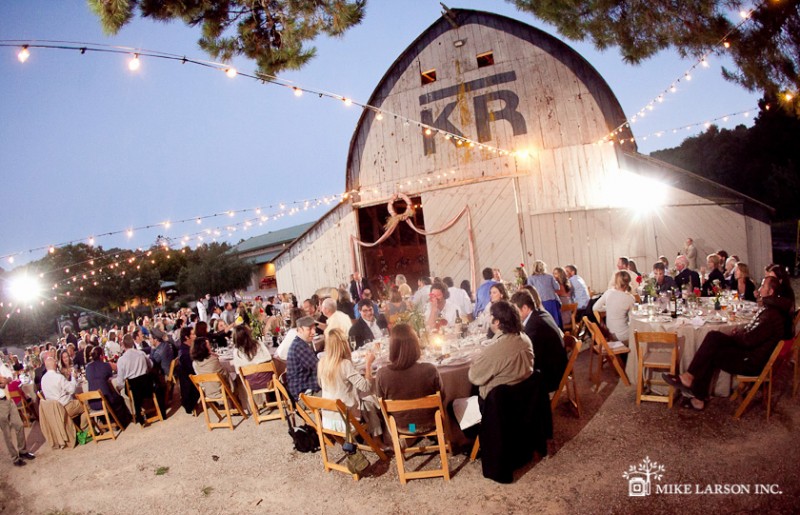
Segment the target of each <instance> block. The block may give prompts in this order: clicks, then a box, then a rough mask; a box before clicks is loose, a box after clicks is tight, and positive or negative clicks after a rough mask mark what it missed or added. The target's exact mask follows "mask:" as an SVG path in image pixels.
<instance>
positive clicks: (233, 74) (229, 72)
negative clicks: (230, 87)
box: [225, 67, 239, 79]
mask: <svg viewBox="0 0 800 515" xmlns="http://www.w3.org/2000/svg"><path fill="white" fill-rule="evenodd" d="M225 75H227V76H228V77H230V78H231V79H233V78H235V77H236V76H237V75H239V72H237V71H236V68H233V67H231V68H228V69H227V70H225Z"/></svg>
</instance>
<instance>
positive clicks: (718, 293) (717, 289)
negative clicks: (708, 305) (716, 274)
mask: <svg viewBox="0 0 800 515" xmlns="http://www.w3.org/2000/svg"><path fill="white" fill-rule="evenodd" d="M711 293H712V294H713V295H714V309H716V310H720V309H722V305H721V304H720V297H722V287H721V286H720V285H719V279H714V281H713V282H712V283H711Z"/></svg>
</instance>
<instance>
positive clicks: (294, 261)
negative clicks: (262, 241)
mask: <svg viewBox="0 0 800 515" xmlns="http://www.w3.org/2000/svg"><path fill="white" fill-rule="evenodd" d="M356 232H357V231H356V214H355V211H353V207H352V205H350V204H349V203H343V204H340V205H338V206H337V207H335V208H333V209H332V210H331V211H329V212H328V214H326V215H325V216H324V217H323V218H322V219H321V220H320V221H319V223H318V224H317V225H315V226H313V227H312V228H311V229H310V230H309V231H308V232H306V233H305V234H304V235H302V236H301V237H300V238H298V239H297V240H296V241H295V242H294V244H293V245H292V246H291V248H290V249H289V250H288V251H287V252H285V253H284V254H281V255H280V256H278V257H277V259H276V260H275V269H276V274H275V277H276V280H277V282H278V291H279V292H294V293H295V295H297V297H298V299H299V300H301V301H302V300H303V299H306V298H308V297H309V296H311V295H312V294H313V293H314V292H315V291H316V290H317V289H318V288H321V287H324V286H338V285H339V283H343V282H348V283H349V277H350V274H352V273H353V271H352V270H351V268H352V267H351V265H350V235H353V234H356Z"/></svg>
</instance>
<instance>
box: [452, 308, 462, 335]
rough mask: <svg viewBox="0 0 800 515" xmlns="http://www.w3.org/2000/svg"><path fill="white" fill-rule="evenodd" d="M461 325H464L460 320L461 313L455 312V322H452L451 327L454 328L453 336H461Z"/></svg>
mask: <svg viewBox="0 0 800 515" xmlns="http://www.w3.org/2000/svg"><path fill="white" fill-rule="evenodd" d="M463 324H464V321H463V320H461V313H459V312H458V310H456V319H455V322H453V326H454V327H453V331H454V332H455V334H456V335H457V336H460V335H461V329H462V327H463Z"/></svg>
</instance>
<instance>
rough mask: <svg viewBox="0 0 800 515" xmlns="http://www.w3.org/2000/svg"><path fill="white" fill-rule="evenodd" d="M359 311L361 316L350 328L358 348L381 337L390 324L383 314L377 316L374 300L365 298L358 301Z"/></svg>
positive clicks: (351, 335)
mask: <svg viewBox="0 0 800 515" xmlns="http://www.w3.org/2000/svg"><path fill="white" fill-rule="evenodd" d="M358 311H359V313H360V314H361V317H360V318H359V319H358V320H356V321H355V323H354V324H353V326H352V327H351V328H350V333H349V335H350V338H351V339H355V341H356V348H359V347H361V346H362V345H364V344H365V343H367V342H371V341H373V340H378V339H380V337H381V335H382V330H383V329H388V328H389V324H387V323H386V318H385V317H384V316H383V315H378V316H375V310H374V308H373V305H372V301H371V300H369V299H364V300H361V301H359V303H358Z"/></svg>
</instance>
